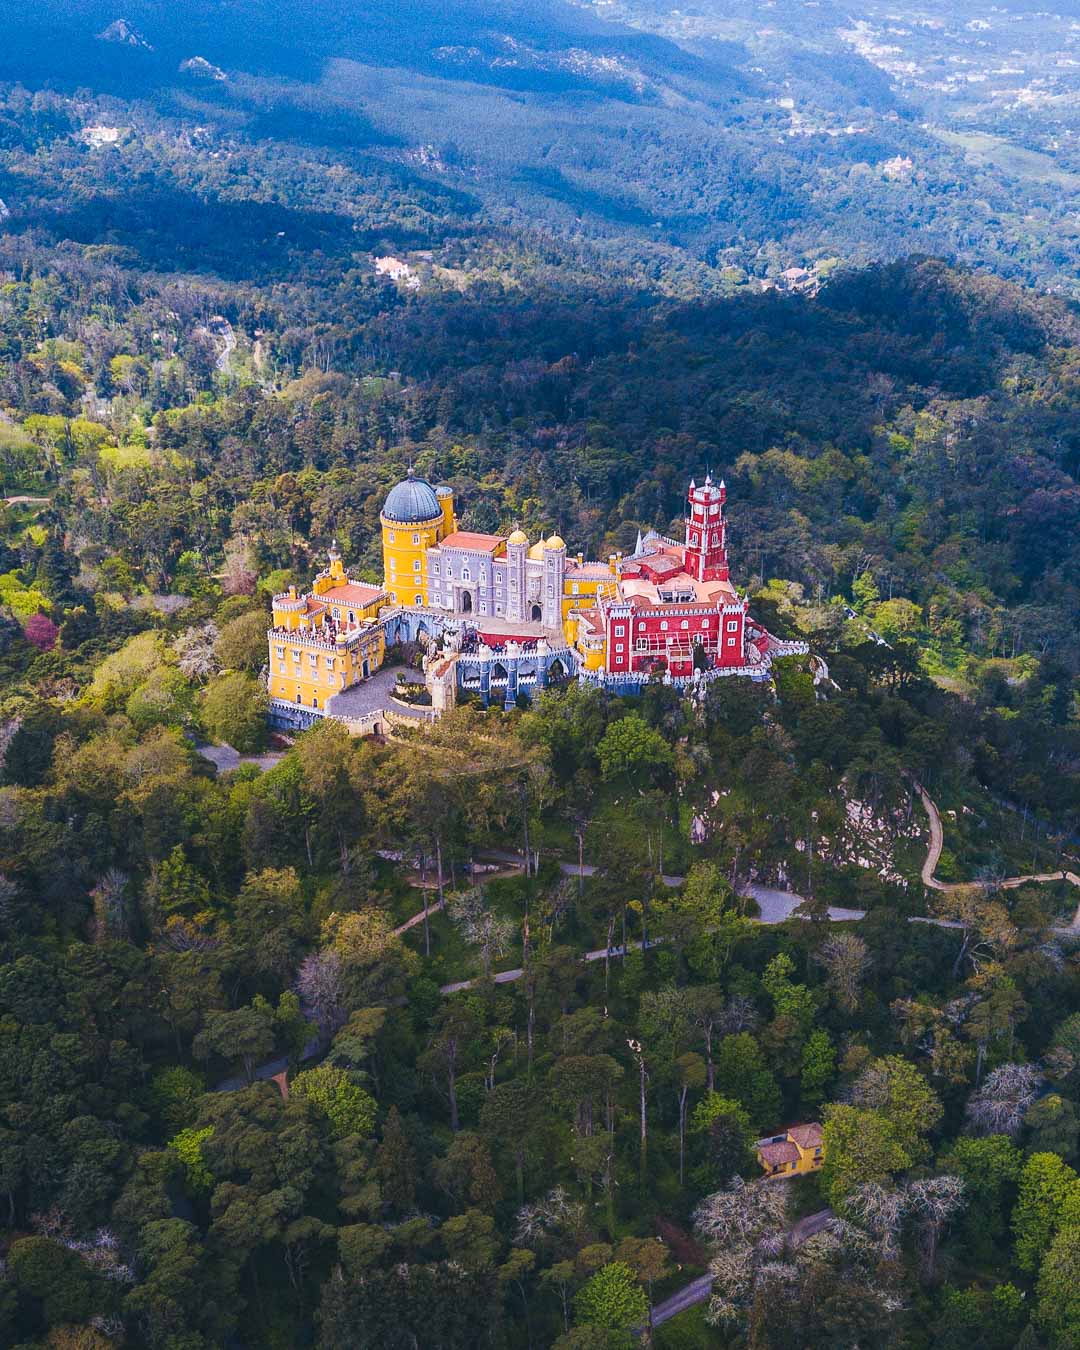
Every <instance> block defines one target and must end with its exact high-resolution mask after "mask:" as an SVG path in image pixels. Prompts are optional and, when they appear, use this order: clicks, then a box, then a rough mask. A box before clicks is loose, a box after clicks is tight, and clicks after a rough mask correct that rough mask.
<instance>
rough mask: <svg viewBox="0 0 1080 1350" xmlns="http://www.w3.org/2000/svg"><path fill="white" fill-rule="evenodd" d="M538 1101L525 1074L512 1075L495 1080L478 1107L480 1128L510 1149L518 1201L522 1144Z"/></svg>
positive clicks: (522, 1194)
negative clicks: (498, 1081)
mask: <svg viewBox="0 0 1080 1350" xmlns="http://www.w3.org/2000/svg"><path fill="white" fill-rule="evenodd" d="M538 1104H539V1097H538V1094H537V1092H536V1089H535V1088H533V1087H532V1086H531V1085H530V1084H529V1083H528V1082H526V1081H525V1079H524V1078H511V1079H510V1080H509V1081H508V1082H506V1083H498V1084H497V1085H496V1086H495V1088H494V1089H493V1090H492V1091H491V1092H489V1093H488V1095H487V1097H486V1098H485V1100H484V1104H483V1106H481V1108H480V1129H481V1132H482V1133H483V1134H486V1135H487V1136H488V1137H489V1138H491V1139H494V1140H495V1141H496V1142H497V1143H500V1144H503V1145H504V1146H505V1147H506V1148H508V1149H509V1150H511V1151H512V1153H513V1158H514V1178H515V1180H516V1183H517V1199H518V1204H519V1205H521V1204H523V1203H524V1201H525V1146H526V1141H527V1140H528V1138H529V1135H530V1134H531V1132H532V1131H533V1130H534V1129H535V1127H536V1114H535V1113H536V1109H537V1106H538Z"/></svg>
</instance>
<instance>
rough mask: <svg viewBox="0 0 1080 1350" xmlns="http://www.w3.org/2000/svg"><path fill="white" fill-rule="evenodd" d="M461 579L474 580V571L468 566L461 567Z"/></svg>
mask: <svg viewBox="0 0 1080 1350" xmlns="http://www.w3.org/2000/svg"><path fill="white" fill-rule="evenodd" d="M461 579H462V581H472V573H471V572H470V571H469V569H468V568H467V567H463V568H462V569H461Z"/></svg>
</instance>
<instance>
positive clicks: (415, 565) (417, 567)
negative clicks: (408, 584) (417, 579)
mask: <svg viewBox="0 0 1080 1350" xmlns="http://www.w3.org/2000/svg"><path fill="white" fill-rule="evenodd" d="M412 567H413V571H414V572H419V571H420V559H419V558H417V559H416V561H415V562H414V563H413V565H412Z"/></svg>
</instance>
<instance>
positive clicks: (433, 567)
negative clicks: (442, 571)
mask: <svg viewBox="0 0 1080 1350" xmlns="http://www.w3.org/2000/svg"><path fill="white" fill-rule="evenodd" d="M431 570H432V571H433V572H434V573H435V575H436V576H438V575H439V564H438V563H432V564H431Z"/></svg>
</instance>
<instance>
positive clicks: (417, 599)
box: [413, 595, 424, 605]
mask: <svg viewBox="0 0 1080 1350" xmlns="http://www.w3.org/2000/svg"><path fill="white" fill-rule="evenodd" d="M423 603H424V597H423V596H422V595H417V596H415V597H414V599H413V604H416V605H422V604H423Z"/></svg>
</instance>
